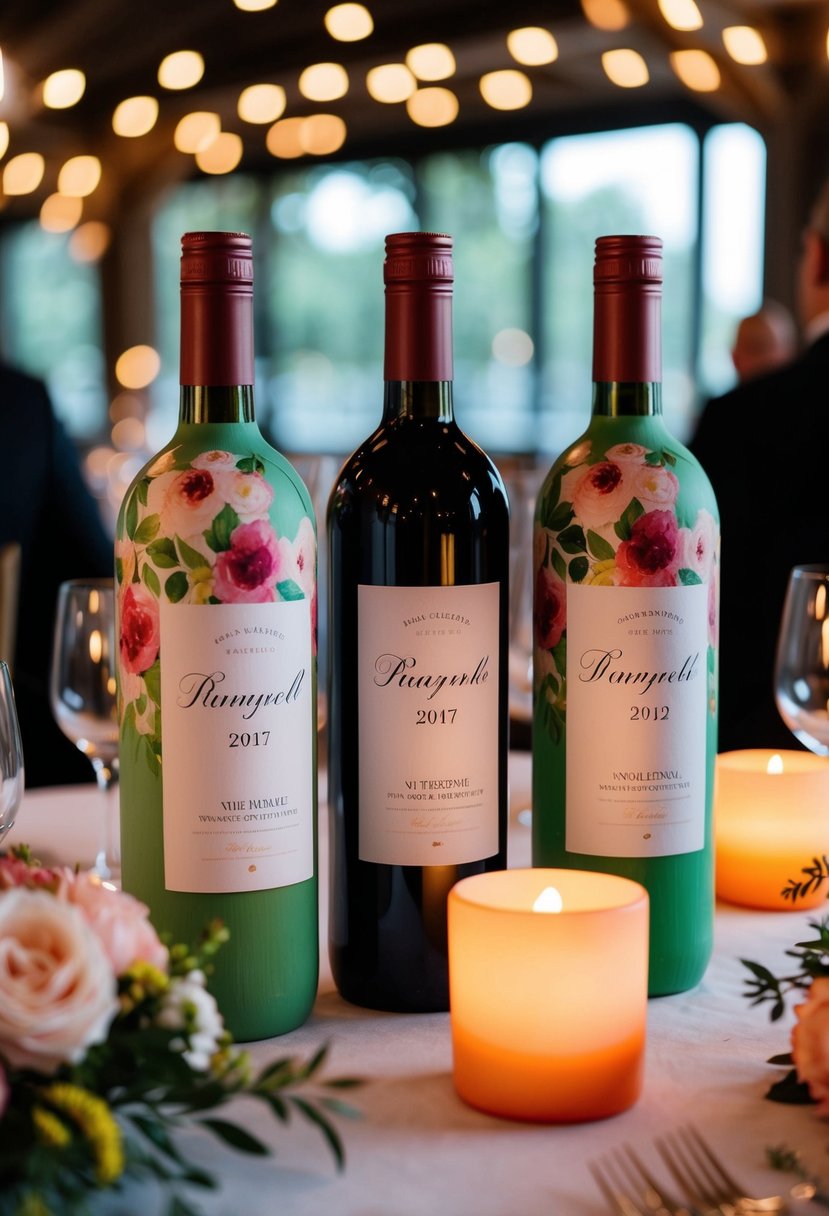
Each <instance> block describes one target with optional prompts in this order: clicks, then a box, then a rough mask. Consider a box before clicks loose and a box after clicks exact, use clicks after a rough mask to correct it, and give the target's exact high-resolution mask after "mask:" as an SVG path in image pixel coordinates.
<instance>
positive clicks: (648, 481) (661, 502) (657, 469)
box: [630, 465, 679, 511]
mask: <svg viewBox="0 0 829 1216" xmlns="http://www.w3.org/2000/svg"><path fill="white" fill-rule="evenodd" d="M630 485H631V497H632V498H638V499H639V501H640V502H641V504H642V506H643V507H644V508H645V510H646V511H653V510H656V509H657V508H659V507H672V506H673V505H674V503H675V502H676V497H677V494H679V482H678V481H677V479H676V475H675V474H674V473H672V472H671V470H670V469H663V468H662V467H661V466H660V465H654V467H653V468H651V467H650V465H645V466H644V467H643V468H641V469H639V471H638V472H637V473H636V474H635V476H634V478H633V481H632V482H631V483H630Z"/></svg>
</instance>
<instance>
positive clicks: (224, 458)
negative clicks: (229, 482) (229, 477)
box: [190, 448, 239, 472]
mask: <svg viewBox="0 0 829 1216" xmlns="http://www.w3.org/2000/svg"><path fill="white" fill-rule="evenodd" d="M238 459H239V458H238V456H234V455H233V453H232V452H222V451H220V450H219V449H218V448H216V449H214V450H213V451H212V452H202V453H201V455H199V456H197V457H196V458H195V460H192V461H191V462H190V463H191V465H192V466H193V468H194V469H211V470H212V471H213V472H216V471H218V470H219V469H235V468H236V461H237V460H238Z"/></svg>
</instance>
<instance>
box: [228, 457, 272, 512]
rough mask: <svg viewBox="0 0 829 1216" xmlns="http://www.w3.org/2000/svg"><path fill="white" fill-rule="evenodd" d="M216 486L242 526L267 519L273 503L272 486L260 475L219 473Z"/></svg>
mask: <svg viewBox="0 0 829 1216" xmlns="http://www.w3.org/2000/svg"><path fill="white" fill-rule="evenodd" d="M216 484H217V485H218V487H219V491H220V493H221V494H222V497H223V498H224V499H225V500H226V501H227V502H228V503H230V505H231V507H233V510H234V511H235V512H236V514H237V515H238V516H239V519H240V520H241V521H242V523H243V524H250V523H253V521H254V520H256V519H267V518H268V511H269V510H270V506H271V503H272V502H273V486H271V485H269V483H268V482H267V481H265V478H264V477H263V476H262V474H261V473H241V472H240V471H239V470H238V469H234V470H233V471H232V472H222V473H219V474H218V476H217V478H216Z"/></svg>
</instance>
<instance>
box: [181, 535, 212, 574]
mask: <svg viewBox="0 0 829 1216" xmlns="http://www.w3.org/2000/svg"><path fill="white" fill-rule="evenodd" d="M176 545H177V546H178V551H179V553H180V554H181V560H182V563H183V564H184V565H185V566H189V567H190V569H191V570H200V569H201V567H202V566H209V565H210V562H209V561H208V560H207V558H206V557H205V556H204V554H203V553H199V551H198V549H193V548H192V547H191V546H190V545H188V544H187V542H186V541H184V540H182V539H181V537H180V536H177V537H176Z"/></svg>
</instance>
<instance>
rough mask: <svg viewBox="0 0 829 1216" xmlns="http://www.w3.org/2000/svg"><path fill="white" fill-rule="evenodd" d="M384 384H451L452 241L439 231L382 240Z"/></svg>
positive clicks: (399, 235) (402, 235)
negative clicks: (383, 246) (388, 382)
mask: <svg viewBox="0 0 829 1216" xmlns="http://www.w3.org/2000/svg"><path fill="white" fill-rule="evenodd" d="M383 279H384V282H385V284H386V353H385V369H384V377H383V378H384V379H385V380H451V379H452V377H453V369H452V284H453V281H454V269H453V265H452V238H451V236H446V235H445V234H443V233H438V232H397V233H393V234H392V235H391V236H388V237H386V261H385V264H384V267H383Z"/></svg>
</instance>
